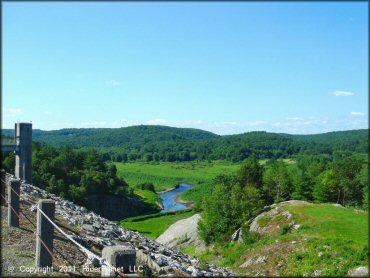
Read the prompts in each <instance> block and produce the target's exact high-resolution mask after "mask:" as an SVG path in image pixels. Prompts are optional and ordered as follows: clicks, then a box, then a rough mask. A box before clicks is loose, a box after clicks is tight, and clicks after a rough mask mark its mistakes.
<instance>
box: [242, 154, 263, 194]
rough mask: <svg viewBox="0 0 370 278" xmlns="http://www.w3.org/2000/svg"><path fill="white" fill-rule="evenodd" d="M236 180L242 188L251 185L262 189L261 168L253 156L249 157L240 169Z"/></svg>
mask: <svg viewBox="0 0 370 278" xmlns="http://www.w3.org/2000/svg"><path fill="white" fill-rule="evenodd" d="M237 178H238V180H239V183H240V185H241V186H242V187H244V186H247V185H251V186H255V187H256V188H261V187H262V167H261V166H260V165H259V163H258V160H257V158H256V156H255V155H251V156H250V157H249V158H248V159H247V160H246V161H245V162H244V163H243V164H242V166H241V167H240V169H239V170H238V172H237Z"/></svg>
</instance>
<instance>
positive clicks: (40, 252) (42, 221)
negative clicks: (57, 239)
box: [36, 199, 55, 267]
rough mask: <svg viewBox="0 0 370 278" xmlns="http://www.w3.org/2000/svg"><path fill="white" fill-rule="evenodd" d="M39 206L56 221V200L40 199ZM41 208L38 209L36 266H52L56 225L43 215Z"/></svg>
mask: <svg viewBox="0 0 370 278" xmlns="http://www.w3.org/2000/svg"><path fill="white" fill-rule="evenodd" d="M37 207H38V208H39V209H41V210H42V211H43V212H44V213H45V214H46V215H47V217H49V218H50V220H52V221H54V215H55V202H54V201H53V200H49V199H40V200H39V202H38V204H37ZM39 209H38V210H37V234H38V237H36V266H37V267H52V266H53V257H52V255H51V254H50V253H49V252H51V253H52V252H53V237H54V226H53V225H52V224H51V223H50V222H49V220H47V219H46V217H45V216H44V215H42V213H41V212H40V210H39ZM44 244H45V245H46V247H47V248H46V247H45V246H44Z"/></svg>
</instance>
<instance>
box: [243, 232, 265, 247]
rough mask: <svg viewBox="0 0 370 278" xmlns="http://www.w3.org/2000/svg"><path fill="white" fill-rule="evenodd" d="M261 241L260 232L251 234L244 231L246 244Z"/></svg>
mask: <svg viewBox="0 0 370 278" xmlns="http://www.w3.org/2000/svg"><path fill="white" fill-rule="evenodd" d="M260 239H261V234H260V233H258V232H250V231H248V230H246V229H243V241H244V243H247V244H251V243H255V242H257V241H259V240H260Z"/></svg>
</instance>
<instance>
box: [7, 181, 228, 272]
mask: <svg viewBox="0 0 370 278" xmlns="http://www.w3.org/2000/svg"><path fill="white" fill-rule="evenodd" d="M9 178H13V176H12V175H9V174H7V179H9ZM21 191H22V199H25V200H28V201H31V202H37V200H38V199H40V198H43V199H46V198H47V199H52V200H54V201H55V207H56V209H55V213H56V217H61V218H63V219H64V220H65V221H66V222H67V223H68V224H69V225H70V226H71V229H69V231H68V234H69V235H70V236H72V237H73V238H74V239H75V240H76V241H78V242H79V243H80V244H82V245H83V246H85V247H86V248H88V249H90V250H91V249H92V248H93V247H95V249H96V248H97V249H100V250H101V249H103V247H105V246H112V245H120V244H122V242H130V243H131V244H133V245H134V246H135V249H136V251H137V254H139V256H138V258H139V259H140V260H141V262H142V263H145V262H146V264H147V265H149V266H150V265H151V266H152V267H153V268H154V269H152V270H153V271H154V272H157V271H158V269H159V268H160V270H161V272H164V273H171V272H175V273H178V272H180V273H183V274H184V275H193V276H197V275H198V276H233V273H232V272H230V271H229V270H227V269H226V268H219V267H216V266H214V265H210V264H205V265H203V266H204V267H205V269H206V270H205V269H203V268H202V267H201V263H200V261H199V260H198V259H197V258H195V257H192V256H189V255H186V254H183V253H181V252H179V251H178V250H176V249H174V248H170V247H168V246H164V245H162V244H160V243H158V242H156V241H154V240H151V239H149V238H147V237H144V236H143V235H141V234H140V233H138V232H134V231H130V230H128V229H125V228H123V227H120V226H118V225H116V224H114V223H113V222H111V221H109V220H108V219H106V218H104V217H101V216H100V215H98V214H96V213H94V212H92V211H89V210H87V209H86V208H84V207H81V206H79V205H76V204H74V203H73V202H70V201H66V200H64V199H63V198H60V197H57V196H56V195H54V194H50V193H48V192H46V191H45V190H42V189H40V188H38V187H35V186H33V185H30V184H25V183H22V184H21ZM34 211H35V209H34ZM72 227H74V228H73V229H72ZM72 230H75V232H73V231H72ZM154 266H155V267H154ZM157 266H158V267H159V268H158V267H157Z"/></svg>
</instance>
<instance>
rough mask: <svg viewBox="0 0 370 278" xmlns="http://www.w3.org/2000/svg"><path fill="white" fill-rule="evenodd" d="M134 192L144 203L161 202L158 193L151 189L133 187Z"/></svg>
mask: <svg viewBox="0 0 370 278" xmlns="http://www.w3.org/2000/svg"><path fill="white" fill-rule="evenodd" d="M135 194H137V195H139V197H141V198H142V200H143V201H144V202H146V203H150V204H156V203H159V204H161V203H162V199H161V197H160V196H159V195H158V194H156V193H154V192H153V191H150V190H141V189H136V188H135Z"/></svg>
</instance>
